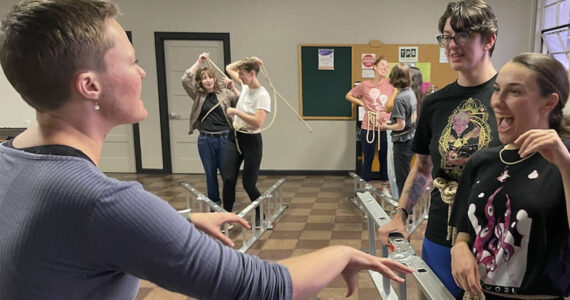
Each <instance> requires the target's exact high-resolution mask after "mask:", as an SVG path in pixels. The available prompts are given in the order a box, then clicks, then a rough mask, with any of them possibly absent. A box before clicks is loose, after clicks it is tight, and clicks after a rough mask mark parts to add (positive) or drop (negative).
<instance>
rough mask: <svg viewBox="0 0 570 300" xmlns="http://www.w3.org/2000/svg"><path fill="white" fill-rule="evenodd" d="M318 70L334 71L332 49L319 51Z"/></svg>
mask: <svg viewBox="0 0 570 300" xmlns="http://www.w3.org/2000/svg"><path fill="white" fill-rule="evenodd" d="M319 70H334V49H319Z"/></svg>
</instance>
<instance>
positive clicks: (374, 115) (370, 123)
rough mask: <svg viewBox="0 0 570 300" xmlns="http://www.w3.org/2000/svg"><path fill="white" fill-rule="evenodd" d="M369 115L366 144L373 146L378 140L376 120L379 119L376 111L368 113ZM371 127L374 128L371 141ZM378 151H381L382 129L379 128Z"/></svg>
mask: <svg viewBox="0 0 570 300" xmlns="http://www.w3.org/2000/svg"><path fill="white" fill-rule="evenodd" d="M367 114H368V123H367V124H366V125H367V126H366V142H367V143H368V144H372V143H374V140H375V139H376V138H375V137H376V130H375V127H376V121H377V120H376V119H377V116H378V115H377V113H376V112H375V111H370V110H369V111H367ZM370 127H372V139H370V138H369V137H368V136H369V133H370ZM378 150H380V128H378Z"/></svg>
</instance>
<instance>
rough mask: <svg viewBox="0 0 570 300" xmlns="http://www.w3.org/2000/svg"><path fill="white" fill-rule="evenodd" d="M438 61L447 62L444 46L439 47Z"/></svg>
mask: <svg viewBox="0 0 570 300" xmlns="http://www.w3.org/2000/svg"><path fill="white" fill-rule="evenodd" d="M439 63H441V64H446V63H448V61H447V56H445V48H439Z"/></svg>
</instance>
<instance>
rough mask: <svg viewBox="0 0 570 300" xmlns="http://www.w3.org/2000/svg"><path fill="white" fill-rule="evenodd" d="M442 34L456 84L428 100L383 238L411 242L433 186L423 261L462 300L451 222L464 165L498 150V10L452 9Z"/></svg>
mask: <svg viewBox="0 0 570 300" xmlns="http://www.w3.org/2000/svg"><path fill="white" fill-rule="evenodd" d="M438 26H439V27H438V28H439V31H440V32H441V33H442V34H441V35H439V36H437V41H438V43H439V44H440V46H441V47H443V48H445V55H446V57H447V59H448V61H449V64H450V65H451V68H452V69H453V70H455V71H456V72H457V80H456V81H455V82H453V83H451V84H449V85H447V86H446V87H444V88H443V89H441V90H439V91H437V92H435V93H433V94H431V95H429V96H427V97H426V98H425V100H424V103H423V104H422V109H421V114H420V118H419V120H418V124H417V129H416V135H415V138H414V143H413V147H412V149H413V150H414V152H415V153H416V156H417V157H416V160H415V163H414V165H413V167H412V169H411V170H410V173H409V174H408V178H407V179H406V183H405V185H404V189H403V193H402V195H401V196H400V201H399V205H398V208H396V209H395V212H394V215H393V217H392V221H391V222H390V223H388V224H387V225H385V226H383V227H381V228H380V229H379V235H380V239H381V240H382V241H383V243H385V244H386V243H387V242H388V234H389V233H391V232H399V233H401V234H403V235H404V236H405V237H406V238H409V234H408V232H407V231H406V229H405V220H406V219H407V216H408V214H409V213H410V212H411V210H412V209H413V207H414V205H415V204H416V203H417V202H418V201H419V199H420V198H421V197H422V195H423V193H424V191H425V190H426V189H427V188H428V187H429V186H430V184H431V183H432V179H433V184H434V189H433V190H432V191H431V206H430V210H429V217H428V223H427V228H426V232H425V239H424V241H423V246H422V258H423V259H424V260H425V261H426V262H427V264H428V265H429V266H430V268H431V269H433V270H434V272H435V273H436V275H437V276H438V278H439V279H440V280H441V281H442V282H443V283H444V285H445V286H446V287H447V288H448V289H449V291H450V292H451V293H452V294H453V295H454V296H457V295H458V294H459V293H460V292H461V290H460V288H459V287H458V286H457V285H456V284H455V281H454V279H453V276H452V274H451V256H450V248H451V246H452V244H453V242H454V241H453V240H454V238H455V234H454V233H455V230H454V228H453V227H451V226H449V216H450V212H451V207H452V205H453V201H454V198H455V189H456V188H457V180H458V179H459V176H460V175H461V172H462V170H463V165H464V163H465V162H466V161H467V160H468V159H469V157H471V155H472V154H473V153H474V152H475V151H477V150H479V149H481V148H484V147H488V146H494V145H498V144H499V143H500V142H499V139H498V136H497V130H496V126H497V125H496V121H495V116H494V114H493V111H492V109H491V105H490V101H491V95H492V93H493V83H494V81H495V78H496V73H497V71H496V70H495V68H494V67H493V64H492V63H491V55H492V53H493V50H494V48H495V41H496V39H497V30H498V28H497V20H496V17H495V14H494V13H493V10H492V8H491V7H490V6H489V5H488V4H487V3H485V2H484V1H481V0H465V1H459V2H450V3H449V4H448V5H447V8H446V10H445V12H444V13H443V15H442V16H441V18H440V19H439V24H438Z"/></svg>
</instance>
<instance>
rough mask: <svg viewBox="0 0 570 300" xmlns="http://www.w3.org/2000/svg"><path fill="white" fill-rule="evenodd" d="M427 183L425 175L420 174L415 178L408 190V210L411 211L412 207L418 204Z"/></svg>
mask: <svg viewBox="0 0 570 300" xmlns="http://www.w3.org/2000/svg"><path fill="white" fill-rule="evenodd" d="M426 183H427V180H426V178H425V177H424V176H418V177H416V178H414V181H413V182H412V186H411V187H410V188H409V189H408V190H407V191H406V193H407V194H408V205H407V207H406V210H408V211H411V210H412V208H414V206H416V203H418V201H420V198H421V197H422V196H423V194H424V192H425V187H426Z"/></svg>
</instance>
